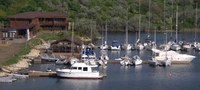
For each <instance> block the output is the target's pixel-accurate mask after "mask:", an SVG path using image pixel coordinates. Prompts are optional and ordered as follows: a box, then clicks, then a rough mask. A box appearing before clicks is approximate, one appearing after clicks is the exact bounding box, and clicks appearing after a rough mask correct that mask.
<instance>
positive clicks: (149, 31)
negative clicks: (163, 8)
mask: <svg viewBox="0 0 200 90" xmlns="http://www.w3.org/2000/svg"><path fill="white" fill-rule="evenodd" d="M150 29H151V0H149V30H148V36H147V37H148V38H149V37H150V35H149V34H150Z"/></svg>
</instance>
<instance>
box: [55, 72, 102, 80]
mask: <svg viewBox="0 0 200 90" xmlns="http://www.w3.org/2000/svg"><path fill="white" fill-rule="evenodd" d="M56 73H57V76H58V77H61V78H69V79H102V78H103V76H102V75H100V74H99V73H98V72H93V73H88V72H85V73H81V74H80V72H63V71H56Z"/></svg>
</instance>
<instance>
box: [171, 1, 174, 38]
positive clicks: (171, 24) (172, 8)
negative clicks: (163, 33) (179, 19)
mask: <svg viewBox="0 0 200 90" xmlns="http://www.w3.org/2000/svg"><path fill="white" fill-rule="evenodd" d="M171 15H172V16H171V30H173V17H174V0H172V14H171ZM170 38H172V31H171V35H170Z"/></svg>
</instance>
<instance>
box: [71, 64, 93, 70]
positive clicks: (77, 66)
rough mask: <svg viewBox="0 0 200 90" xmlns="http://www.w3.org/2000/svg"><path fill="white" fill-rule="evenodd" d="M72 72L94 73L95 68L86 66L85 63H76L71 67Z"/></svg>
mask: <svg viewBox="0 0 200 90" xmlns="http://www.w3.org/2000/svg"><path fill="white" fill-rule="evenodd" d="M71 70H72V72H73V71H75V72H93V71H94V70H93V67H91V66H89V65H86V64H85V63H75V64H73V65H72V67H71Z"/></svg>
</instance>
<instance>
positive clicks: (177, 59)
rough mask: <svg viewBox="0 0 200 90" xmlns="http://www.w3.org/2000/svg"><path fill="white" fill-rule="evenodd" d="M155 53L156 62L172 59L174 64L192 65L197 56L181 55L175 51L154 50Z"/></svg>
mask: <svg viewBox="0 0 200 90" xmlns="http://www.w3.org/2000/svg"><path fill="white" fill-rule="evenodd" d="M152 51H153V52H154V53H155V59H156V60H160V61H162V60H166V58H168V59H170V60H171V62H172V63H190V62H191V61H192V60H193V59H194V58H195V56H193V55H188V54H180V53H177V52H175V51H172V50H170V51H161V50H158V49H152Z"/></svg>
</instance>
